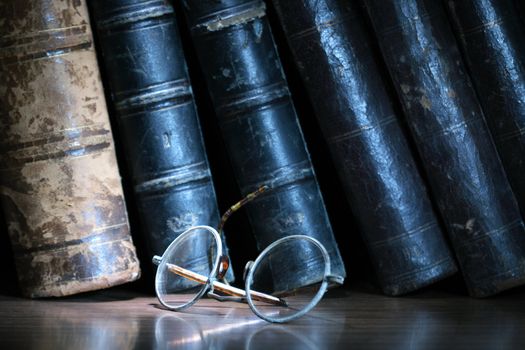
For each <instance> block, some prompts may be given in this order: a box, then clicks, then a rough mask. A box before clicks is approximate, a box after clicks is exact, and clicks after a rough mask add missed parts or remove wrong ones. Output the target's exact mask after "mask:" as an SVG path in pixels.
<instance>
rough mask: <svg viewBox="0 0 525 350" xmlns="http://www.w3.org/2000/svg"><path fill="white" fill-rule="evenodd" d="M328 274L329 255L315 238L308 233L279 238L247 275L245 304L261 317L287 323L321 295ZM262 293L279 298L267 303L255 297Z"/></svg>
mask: <svg viewBox="0 0 525 350" xmlns="http://www.w3.org/2000/svg"><path fill="white" fill-rule="evenodd" d="M329 274H330V258H329V257H328V253H327V252H326V249H325V248H324V247H323V246H322V245H321V243H319V242H318V241H317V240H315V239H313V238H311V237H308V236H299V235H298V236H289V237H285V238H282V239H280V240H278V241H276V242H275V243H273V244H271V245H270V246H268V248H266V249H265V250H264V251H263V252H262V253H261V255H259V257H258V258H257V260H256V261H255V262H254V264H253V265H252V267H251V268H250V271H249V272H248V275H247V277H246V292H247V293H251V294H250V296H248V303H249V304H250V307H251V308H252V310H253V311H254V312H255V313H256V314H257V315H258V316H260V317H261V318H263V319H265V320H267V321H270V322H286V321H290V320H292V319H294V318H296V317H299V316H301V315H303V314H305V313H306V312H308V311H310V309H312V308H313V307H314V306H315V305H316V304H317V303H318V302H319V300H320V299H321V298H322V296H323V294H324V292H325V291H326V288H327V282H326V278H325V277H326V276H328V275H329ZM254 292H262V293H264V294H270V295H272V296H275V297H278V298H280V299H281V300H282V301H283V302H282V303H280V304H279V303H269V302H265V301H261V300H260V299H259V298H257V295H256V293H254Z"/></svg>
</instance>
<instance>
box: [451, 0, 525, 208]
mask: <svg viewBox="0 0 525 350" xmlns="http://www.w3.org/2000/svg"><path fill="white" fill-rule="evenodd" d="M445 3H446V5H447V8H448V10H449V15H450V16H449V17H450V18H451V19H452V23H453V25H454V30H455V33H456V37H457V38H458V41H459V42H460V44H461V48H462V53H463V57H464V58H465V61H466V63H467V67H468V68H469V70H470V73H471V74H470V76H471V77H472V80H473V82H474V86H475V87H476V90H477V92H478V96H479V99H480V102H481V105H482V107H483V111H484V113H485V119H486V121H487V124H488V126H489V128H490V131H491V133H492V137H493V139H494V142H495V143H496V148H497V149H498V151H499V155H500V158H501V161H502V163H503V166H504V168H505V170H506V172H507V176H508V178H509V182H510V184H511V186H512V188H513V190H514V193H515V195H516V199H517V200H518V204H519V205H520V208H521V212H522V213H523V214H525V41H524V38H525V26H524V25H523V24H522V22H521V19H520V17H519V13H518V11H517V10H518V9H517V7H516V6H515V4H514V1H513V0H482V1H479V0H476V1H473V0H461V1H456V0H447V1H445Z"/></svg>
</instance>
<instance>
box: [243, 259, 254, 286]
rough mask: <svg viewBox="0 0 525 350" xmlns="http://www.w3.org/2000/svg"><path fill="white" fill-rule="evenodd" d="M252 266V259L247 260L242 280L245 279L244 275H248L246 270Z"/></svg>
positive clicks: (248, 270)
mask: <svg viewBox="0 0 525 350" xmlns="http://www.w3.org/2000/svg"><path fill="white" fill-rule="evenodd" d="M252 266H253V261H252V260H250V261H248V262H247V263H246V265H245V266H244V272H243V274H242V279H243V280H244V281H246V276H248V272H250V270H251V269H252Z"/></svg>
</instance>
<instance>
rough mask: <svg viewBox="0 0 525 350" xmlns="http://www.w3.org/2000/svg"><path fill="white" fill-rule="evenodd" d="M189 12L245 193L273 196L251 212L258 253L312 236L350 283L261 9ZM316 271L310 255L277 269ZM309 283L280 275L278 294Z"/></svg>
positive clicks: (236, 5) (213, 4) (197, 8)
mask: <svg viewBox="0 0 525 350" xmlns="http://www.w3.org/2000/svg"><path fill="white" fill-rule="evenodd" d="M184 5H185V10H186V15H187V19H188V24H189V26H190V29H191V34H192V37H193V43H194V45H195V48H196V51H197V56H198V58H199V61H200V64H201V67H202V71H203V73H204V75H205V76H206V81H207V86H208V90H209V93H210V95H211V98H212V101H213V105H214V109H215V112H216V115H217V117H218V118H219V124H220V128H221V132H222V136H223V139H224V142H225V144H226V147H227V150H228V154H229V156H230V158H231V162H232V165H233V167H234V171H235V176H236V179H237V182H238V184H239V187H240V189H241V192H242V194H243V195H246V194H248V193H250V192H252V191H254V190H256V189H257V188H259V187H260V186H261V185H268V186H270V188H271V191H269V192H268V193H267V194H264V195H262V196H260V197H259V198H257V199H256V200H255V201H253V202H252V203H250V204H248V205H247V211H248V215H249V217H250V221H251V224H252V228H253V231H254V234H255V238H256V240H257V244H258V247H259V249H263V248H265V247H266V246H268V245H269V244H270V243H272V242H273V241H275V240H277V239H278V238H281V237H283V236H288V235H292V234H305V235H310V236H312V237H315V238H317V239H319V241H321V243H323V244H324V246H325V247H326V248H327V250H328V252H329V254H330V258H331V260H332V272H333V273H334V274H335V275H338V276H341V277H343V276H345V269H344V266H343V262H342V260H341V257H340V254H339V250H338V247H337V244H336V242H335V239H334V236H333V233H332V228H331V225H330V222H329V220H328V217H327V213H326V210H325V207H324V202H323V199H322V196H321V193H320V190H319V186H318V184H317V180H316V177H315V173H314V170H313V168H312V164H311V161H310V157H309V153H308V151H307V149H306V145H305V142H304V139H303V135H302V132H301V128H300V126H299V123H298V119H297V115H296V113H295V109H294V107H293V104H292V101H291V98H290V93H289V91H288V86H287V83H286V80H285V78H284V73H283V70H282V67H281V63H280V60H279V56H278V54H277V51H276V48H275V44H274V41H273V37H272V34H271V32H270V28H269V24H268V22H267V19H266V17H265V5H264V3H263V2H262V1H246V0H228V1H220V2H217V1H213V0H204V1H202V0H198V1H197V0H196V1H186V2H184ZM319 263H320V261H318V260H316V259H313V258H312V257H311V256H309V255H308V251H298V252H297V254H294V255H293V256H289V259H288V260H287V261H282V262H280V264H282V266H287V267H289V270H290V271H293V269H294V265H299V264H302V265H304V264H306V265H309V266H311V267H312V270H314V268H315V267H316V266H319V265H318V264H319ZM281 271H284V270H281ZM311 278H312V276H310V275H304V276H303V275H298V274H293V273H290V274H289V275H288V276H280V275H277V273H276V275H274V283H275V286H274V287H275V289H276V290H282V289H292V288H295V287H296V286H301V285H306V284H309V283H310V282H311ZM276 281H280V282H276ZM284 281H286V282H287V285H286V286H284V285H283V283H281V282H284Z"/></svg>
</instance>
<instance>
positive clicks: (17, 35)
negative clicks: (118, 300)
mask: <svg viewBox="0 0 525 350" xmlns="http://www.w3.org/2000/svg"><path fill="white" fill-rule="evenodd" d="M0 14H1V16H2V18H1V20H0V33H1V37H0V76H2V79H1V80H0V106H1V107H0V108H2V113H1V118H0V140H1V141H0V186H1V190H0V196H1V205H2V210H3V211H4V214H5V220H6V223H7V226H8V230H9V235H10V238H11V242H12V246H13V252H14V255H15V260H16V266H17V270H18V278H19V282H20V286H21V289H22V292H23V293H24V294H25V295H26V296H30V297H48V296H62V295H69V294H74V293H79V292H84V291H90V290H95V289H100V288H106V287H110V286H113V285H117V284H121V283H124V282H128V281H133V280H135V279H137V278H138V277H139V274H140V271H139V264H138V260H137V258H136V255H135V247H134V246H133V243H132V241H131V236H130V235H129V225H128V220H127V214H126V209H125V205H124V197H123V194H122V186H121V182H120V176H119V172H118V169H117V164H116V159H115V151H114V146H113V139H112V134H111V130H110V126H109V121H108V115H107V111H106V104H105V100H104V94H103V92H102V85H101V81H100V78H99V71H98V66H97V61H96V57H95V52H94V50H93V41H92V35H91V29H90V24H89V19H88V15H87V10H86V6H85V3H84V1H74V2H70V1H68V2H64V1H59V0H42V1H29V0H16V1H15V0H12V1H11V0H9V1H2V2H1V3H0Z"/></svg>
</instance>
